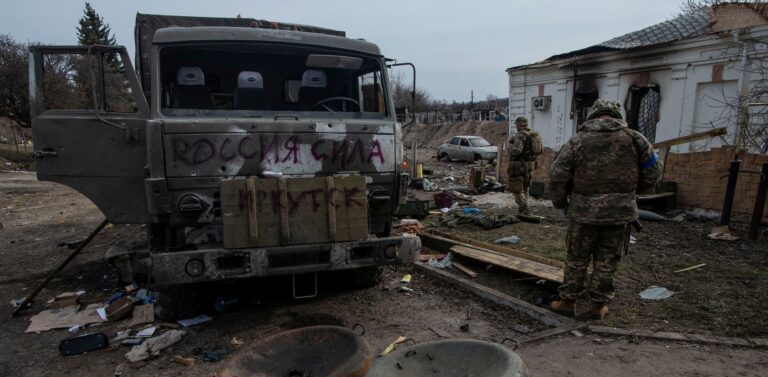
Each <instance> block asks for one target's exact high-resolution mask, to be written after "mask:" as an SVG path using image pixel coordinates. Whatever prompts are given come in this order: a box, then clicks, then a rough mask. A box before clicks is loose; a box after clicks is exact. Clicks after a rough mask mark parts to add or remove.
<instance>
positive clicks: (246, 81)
mask: <svg viewBox="0 0 768 377" xmlns="http://www.w3.org/2000/svg"><path fill="white" fill-rule="evenodd" d="M160 71H161V72H160V73H161V75H160V77H161V79H160V80H161V90H162V95H161V96H159V97H160V99H159V100H160V101H161V106H160V107H161V109H162V112H163V114H166V115H171V116H216V117H238V116H242V117H261V116H274V115H275V114H277V113H279V114H286V113H287V114H289V115H295V116H299V117H301V116H307V117H336V118H338V116H339V115H338V114H339V113H343V114H344V117H346V118H367V119H383V118H385V117H387V116H388V114H389V113H390V112H389V111H388V101H387V100H386V98H387V97H386V92H385V90H386V85H382V83H383V82H384V81H383V80H384V79H385V76H384V69H383V65H382V60H381V59H380V58H379V57H377V56H371V55H365V54H356V53H351V52H343V53H341V52H339V51H338V50H328V49H323V48H319V47H318V48H314V47H306V46H303V47H296V46H285V45H280V46H277V45H268V44H221V43H220V44H205V45H195V46H189V45H184V46H166V47H163V48H162V49H161V50H160Z"/></svg>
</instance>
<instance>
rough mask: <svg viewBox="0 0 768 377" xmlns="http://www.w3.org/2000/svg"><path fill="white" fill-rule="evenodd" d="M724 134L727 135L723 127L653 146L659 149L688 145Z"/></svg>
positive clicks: (660, 142)
mask: <svg viewBox="0 0 768 377" xmlns="http://www.w3.org/2000/svg"><path fill="white" fill-rule="evenodd" d="M726 133H728V129H727V128H725V127H720V128H715V129H712V130H709V131H704V132H697V133H695V134H690V135H685V136H680V137H676V138H674V139H669V140H664V141H659V142H656V143H654V144H653V146H654V147H655V148H659V147H660V146H662V145H667V146H672V145H678V144H685V143H690V142H692V141H696V140H703V139H709V138H711V137H715V136H721V135H725V134H726Z"/></svg>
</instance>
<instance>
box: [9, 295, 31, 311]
mask: <svg viewBox="0 0 768 377" xmlns="http://www.w3.org/2000/svg"><path fill="white" fill-rule="evenodd" d="M26 299H27V297H26V296H25V297H22V298H15V299H13V300H11V301H9V302H8V303H9V304H11V307H12V308H18V307H19V305H21V303H22V302H24V300H26ZM31 304H32V303H31V302H30V303H29V304H27V306H29V305H31Z"/></svg>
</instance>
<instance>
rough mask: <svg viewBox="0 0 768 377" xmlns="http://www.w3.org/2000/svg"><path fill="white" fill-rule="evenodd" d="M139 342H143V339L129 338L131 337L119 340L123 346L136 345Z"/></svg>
mask: <svg viewBox="0 0 768 377" xmlns="http://www.w3.org/2000/svg"><path fill="white" fill-rule="evenodd" d="M141 343H144V339H142V338H131V339H125V340H123V341H121V342H120V344H121V345H123V346H138V345H140V344H141Z"/></svg>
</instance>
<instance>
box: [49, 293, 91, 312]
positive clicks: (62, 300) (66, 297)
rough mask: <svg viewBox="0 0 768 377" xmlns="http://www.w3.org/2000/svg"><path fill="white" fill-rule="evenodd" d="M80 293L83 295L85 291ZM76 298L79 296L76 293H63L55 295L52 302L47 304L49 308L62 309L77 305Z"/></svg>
mask: <svg viewBox="0 0 768 377" xmlns="http://www.w3.org/2000/svg"><path fill="white" fill-rule="evenodd" d="M81 292H83V293H85V291H81ZM81 294H82V293H81ZM78 296H80V294H78V292H65V293H62V294H59V295H57V296H56V297H54V298H53V299H52V300H50V301H48V303H49V304H50V305H51V307H54V308H63V307H66V306H72V305H77V304H78V302H77V300H78Z"/></svg>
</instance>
